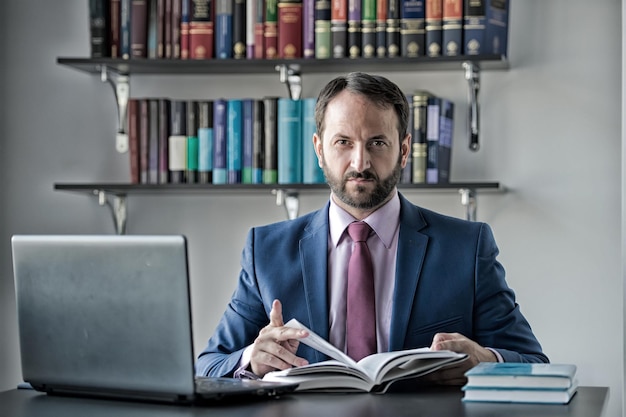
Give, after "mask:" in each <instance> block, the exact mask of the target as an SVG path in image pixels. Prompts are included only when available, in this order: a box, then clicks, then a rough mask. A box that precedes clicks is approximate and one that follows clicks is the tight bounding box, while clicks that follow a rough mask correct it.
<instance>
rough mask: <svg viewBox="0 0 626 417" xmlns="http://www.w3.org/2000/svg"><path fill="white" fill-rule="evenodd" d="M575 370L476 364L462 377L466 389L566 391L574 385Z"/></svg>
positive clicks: (567, 366) (569, 366)
mask: <svg viewBox="0 0 626 417" xmlns="http://www.w3.org/2000/svg"><path fill="white" fill-rule="evenodd" d="M576 371H577V367H576V365H573V364H558V363H511V362H501V363H498V362H484V363H479V364H478V365H476V366H474V367H473V368H472V369H470V370H468V371H467V372H466V373H465V376H466V377H467V384H466V386H468V387H471V388H475V387H482V388H484V387H493V388H527V389H543V388H554V389H566V388H570V387H571V386H572V385H574V382H575V378H576Z"/></svg>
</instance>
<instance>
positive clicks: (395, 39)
mask: <svg viewBox="0 0 626 417" xmlns="http://www.w3.org/2000/svg"><path fill="white" fill-rule="evenodd" d="M400 48H401V45H400V0H387V45H386V49H387V56H388V57H389V58H394V57H399V56H400V51H401V49H400Z"/></svg>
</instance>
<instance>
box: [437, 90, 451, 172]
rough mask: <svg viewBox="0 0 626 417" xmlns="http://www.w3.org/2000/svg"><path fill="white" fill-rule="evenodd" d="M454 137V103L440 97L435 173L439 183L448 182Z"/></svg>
mask: <svg viewBox="0 0 626 417" xmlns="http://www.w3.org/2000/svg"><path fill="white" fill-rule="evenodd" d="M453 137H454V103H453V102H451V101H450V100H447V99H441V109H440V116H439V150H438V151H437V157H438V158H439V161H438V163H437V165H438V169H439V172H438V174H437V177H438V182H439V183H447V182H450V162H451V159H452V140H453Z"/></svg>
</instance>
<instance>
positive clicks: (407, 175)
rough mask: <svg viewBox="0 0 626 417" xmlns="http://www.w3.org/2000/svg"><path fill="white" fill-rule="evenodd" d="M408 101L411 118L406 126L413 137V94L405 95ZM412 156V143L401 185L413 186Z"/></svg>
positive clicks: (407, 131) (401, 176)
mask: <svg viewBox="0 0 626 417" xmlns="http://www.w3.org/2000/svg"><path fill="white" fill-rule="evenodd" d="M405 97H406V101H407V103H408V105H409V117H408V120H407V124H406V133H408V134H410V135H411V137H412V136H413V106H414V103H413V94H405ZM410 156H411V143H409V158H407V160H406V165H405V166H404V168H403V169H402V173H401V175H400V184H411V183H412V182H413V159H412V158H411V157H410Z"/></svg>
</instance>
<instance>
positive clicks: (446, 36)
mask: <svg viewBox="0 0 626 417" xmlns="http://www.w3.org/2000/svg"><path fill="white" fill-rule="evenodd" d="M441 36H442V44H443V55H444V56H457V55H461V54H462V53H463V0H443V17H442V33H441Z"/></svg>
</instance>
